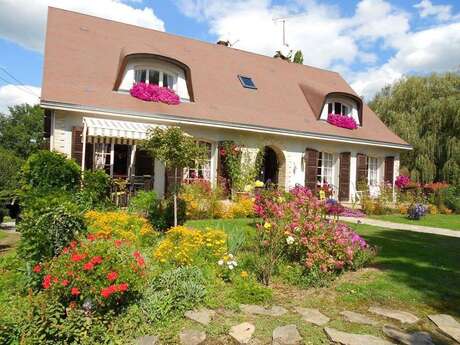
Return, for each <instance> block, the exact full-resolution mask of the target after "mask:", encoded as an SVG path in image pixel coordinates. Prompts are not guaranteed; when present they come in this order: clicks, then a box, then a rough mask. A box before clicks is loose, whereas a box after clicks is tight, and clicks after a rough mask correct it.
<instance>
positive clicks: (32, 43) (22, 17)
mask: <svg viewBox="0 0 460 345" xmlns="http://www.w3.org/2000/svg"><path fill="white" fill-rule="evenodd" d="M48 6H54V7H59V8H64V9H67V10H72V11H77V12H81V13H85V14H90V15H95V16H98V17H103V18H107V19H113V20H117V21H120V22H124V23H129V24H134V25H139V26H144V27H147V28H152V29H157V30H162V31H164V23H163V21H162V20H161V19H159V18H158V17H157V16H156V15H155V13H154V11H153V9H152V8H150V7H144V8H143V9H138V8H134V7H131V6H130V5H128V4H126V3H123V2H121V1H118V0H78V1H75V0H33V1H30V0H2V1H1V10H0V37H1V38H4V39H7V40H10V41H13V42H15V43H18V44H20V45H21V46H23V47H25V48H28V49H32V50H36V51H39V52H42V51H43V43H44V35H45V25H46V14H47V7H48Z"/></svg>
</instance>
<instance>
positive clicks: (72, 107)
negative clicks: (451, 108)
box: [40, 101, 412, 150]
mask: <svg viewBox="0 0 460 345" xmlns="http://www.w3.org/2000/svg"><path fill="white" fill-rule="evenodd" d="M40 106H41V107H42V108H47V109H53V110H65V111H72V112H89V113H92V114H99V115H110V116H122V117H133V118H138V119H139V118H142V119H147V120H157V121H160V122H167V123H180V124H185V125H193V126H205V127H212V128H223V129H233V130H240V131H247V132H255V133H263V134H274V135H282V136H289V137H296V138H304V139H314V140H324V141H332V142H338V143H344V142H345V143H349V144H357V145H370V146H377V147H387V148H392V149H400V150H412V146H410V145H406V144H396V143H391V142H385V141H378V140H367V139H354V138H349V137H345V136H340V135H327V134H318V133H314V132H304V131H294V130H287V129H279V128H272V127H264V126H253V125H246V124H241V123H232V122H225V121H210V120H201V119H194V118H189V117H182V116H175V115H169V114H162V113H156V114H151V113H143V112H129V111H120V110H113V109H106V108H98V107H89V106H83V105H76V104H70V103H62V102H53V101H40Z"/></svg>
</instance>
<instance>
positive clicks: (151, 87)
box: [129, 83, 180, 105]
mask: <svg viewBox="0 0 460 345" xmlns="http://www.w3.org/2000/svg"><path fill="white" fill-rule="evenodd" d="M129 93H130V95H131V96H133V97H136V98H139V99H141V100H143V101H147V102H162V103H165V104H169V105H177V104H179V103H180V98H179V96H178V95H177V94H176V93H175V92H174V91H173V90H171V89H169V88H167V87H161V86H158V85H155V84H146V83H136V84H134V85H133V87H132V88H131V90H130V91H129Z"/></svg>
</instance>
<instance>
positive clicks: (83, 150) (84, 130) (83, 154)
mask: <svg viewBox="0 0 460 345" xmlns="http://www.w3.org/2000/svg"><path fill="white" fill-rule="evenodd" d="M86 132H87V125H86V121H83V149H82V154H81V171H82V172H84V171H85V160H86V159H85V158H86Z"/></svg>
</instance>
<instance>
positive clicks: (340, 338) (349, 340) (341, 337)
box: [324, 327, 393, 345]
mask: <svg viewBox="0 0 460 345" xmlns="http://www.w3.org/2000/svg"><path fill="white" fill-rule="evenodd" d="M324 332H325V333H326V335H327V336H328V338H329V339H330V340H331V341H332V342H334V343H338V344H342V345H392V344H393V343H391V342H389V341H386V340H384V339H381V338H378V337H375V336H373V335H368V334H354V333H346V332H342V331H338V330H336V329H334V328H329V327H326V328H324Z"/></svg>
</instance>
